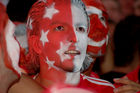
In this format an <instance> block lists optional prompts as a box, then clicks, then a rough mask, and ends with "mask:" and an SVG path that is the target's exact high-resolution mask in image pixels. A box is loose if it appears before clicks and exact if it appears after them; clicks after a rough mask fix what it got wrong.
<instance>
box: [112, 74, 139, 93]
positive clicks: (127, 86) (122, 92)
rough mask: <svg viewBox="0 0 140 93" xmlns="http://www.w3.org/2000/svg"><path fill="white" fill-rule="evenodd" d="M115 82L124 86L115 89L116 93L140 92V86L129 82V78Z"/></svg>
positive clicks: (115, 80)
mask: <svg viewBox="0 0 140 93" xmlns="http://www.w3.org/2000/svg"><path fill="white" fill-rule="evenodd" d="M114 82H115V83H120V84H123V86H121V87H118V88H116V89H114V93H137V92H138V91H140V84H138V83H136V82H134V81H131V80H129V79H128V78H127V77H124V78H119V79H114Z"/></svg>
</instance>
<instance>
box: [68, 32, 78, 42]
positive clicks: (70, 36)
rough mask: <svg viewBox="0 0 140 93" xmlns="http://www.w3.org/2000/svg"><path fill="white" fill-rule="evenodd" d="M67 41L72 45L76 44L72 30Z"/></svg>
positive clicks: (75, 36)
mask: <svg viewBox="0 0 140 93" xmlns="http://www.w3.org/2000/svg"><path fill="white" fill-rule="evenodd" d="M68 40H69V42H72V43H76V42H77V35H76V33H75V32H74V30H72V31H71V33H70V35H69V39H68Z"/></svg>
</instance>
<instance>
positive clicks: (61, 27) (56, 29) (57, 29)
mask: <svg viewBox="0 0 140 93" xmlns="http://www.w3.org/2000/svg"><path fill="white" fill-rule="evenodd" d="M55 31H64V27H63V26H57V27H56V28H55Z"/></svg>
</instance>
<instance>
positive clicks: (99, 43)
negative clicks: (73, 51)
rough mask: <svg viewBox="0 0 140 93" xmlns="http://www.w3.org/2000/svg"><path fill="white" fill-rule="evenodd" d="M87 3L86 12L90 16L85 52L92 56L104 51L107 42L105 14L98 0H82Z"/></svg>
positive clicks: (101, 53)
mask: <svg viewBox="0 0 140 93" xmlns="http://www.w3.org/2000/svg"><path fill="white" fill-rule="evenodd" d="M83 1H84V2H85V3H86V4H87V12H88V15H89V17H90V32H89V35H88V37H89V38H88V48H87V53H88V54H90V55H92V56H95V57H96V56H100V55H103V54H104V53H105V49H106V43H107V37H108V36H107V33H108V25H107V14H106V11H105V8H104V6H103V4H102V3H101V1H100V0H96V1H91V0H83Z"/></svg>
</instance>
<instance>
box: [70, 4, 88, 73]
mask: <svg viewBox="0 0 140 93" xmlns="http://www.w3.org/2000/svg"><path fill="white" fill-rule="evenodd" d="M71 9H72V18H73V19H72V20H73V28H74V32H75V34H76V38H77V42H76V44H75V46H76V50H79V51H80V55H76V56H75V58H74V72H76V71H80V69H81V67H82V65H83V61H84V59H85V56H86V49H87V27H88V22H87V17H86V14H85V12H84V10H82V9H80V8H78V7H76V6H74V5H72V6H71ZM81 28H82V30H81Z"/></svg>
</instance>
